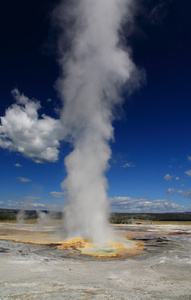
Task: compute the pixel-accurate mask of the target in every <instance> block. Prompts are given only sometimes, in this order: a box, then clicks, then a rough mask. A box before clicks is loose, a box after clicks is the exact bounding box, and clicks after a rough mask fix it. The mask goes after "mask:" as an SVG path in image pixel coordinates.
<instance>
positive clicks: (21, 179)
mask: <svg viewBox="0 0 191 300" xmlns="http://www.w3.org/2000/svg"><path fill="white" fill-rule="evenodd" d="M17 179H19V180H20V182H31V181H32V180H31V179H29V178H25V177H17Z"/></svg>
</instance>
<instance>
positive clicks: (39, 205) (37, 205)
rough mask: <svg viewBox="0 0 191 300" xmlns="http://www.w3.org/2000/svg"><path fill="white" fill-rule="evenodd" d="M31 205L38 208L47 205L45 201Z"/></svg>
mask: <svg viewBox="0 0 191 300" xmlns="http://www.w3.org/2000/svg"><path fill="white" fill-rule="evenodd" d="M31 206H33V207H35V208H38V207H41V208H42V207H43V208H44V207H45V205H44V204H43V203H32V204H31Z"/></svg>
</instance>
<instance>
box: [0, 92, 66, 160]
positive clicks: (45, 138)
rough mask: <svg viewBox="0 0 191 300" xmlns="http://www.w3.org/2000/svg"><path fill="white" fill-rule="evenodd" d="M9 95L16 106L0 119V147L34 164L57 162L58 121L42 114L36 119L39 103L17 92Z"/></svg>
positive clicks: (59, 124) (60, 135)
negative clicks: (17, 153) (20, 155)
mask: <svg viewBox="0 0 191 300" xmlns="http://www.w3.org/2000/svg"><path fill="white" fill-rule="evenodd" d="M12 95H13V97H14V98H15V100H16V103H15V104H13V105H12V106H11V107H9V108H8V109H7V110H6V112H5V116H4V117H0V119H1V125H0V147H1V148H3V149H8V150H10V151H16V152H19V153H21V154H22V155H23V156H25V157H28V158H31V159H32V160H34V161H35V162H37V163H43V162H55V161H57V160H58V153H59V151H58V148H59V146H60V143H59V140H61V139H63V128H62V125H61V121H60V120H56V119H53V118H50V117H48V116H46V115H42V117H41V118H39V115H38V110H39V109H40V108H41V106H40V103H39V101H36V100H30V99H29V98H28V97H26V96H25V95H24V94H20V92H19V91H18V90H17V89H14V90H13V91H12Z"/></svg>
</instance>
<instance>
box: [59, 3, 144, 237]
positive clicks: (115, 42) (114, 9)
mask: <svg viewBox="0 0 191 300" xmlns="http://www.w3.org/2000/svg"><path fill="white" fill-rule="evenodd" d="M133 2H134V1H132V0H96V1H90V0H80V1H72V4H71V5H70V6H68V7H66V5H65V4H64V2H62V3H61V4H60V6H59V7H57V9H56V10H55V18H56V20H57V22H58V24H59V27H60V28H61V29H62V34H61V36H60V43H59V46H60V57H59V64H60V66H61V69H62V71H63V75H62V76H61V77H60V78H59V80H58V82H57V88H58V91H59V93H60V96H61V98H62V100H63V103H64V109H63V111H62V116H61V120H62V123H63V128H64V130H65V134H66V135H67V137H68V139H69V140H70V142H71V143H72V145H73V147H74V149H73V151H72V152H71V153H70V154H69V155H68V156H67V157H66V158H65V165H66V169H67V173H68V176H67V178H66V179H65V180H64V182H63V183H62V187H63V189H66V191H67V198H68V207H67V214H66V218H67V226H68V232H69V234H70V235H71V236H81V237H84V238H91V239H93V241H94V242H99V243H104V242H105V241H106V239H107V237H108V224H107V222H108V221H107V220H108V213H109V207H108V200H107V180H106V178H105V175H104V174H105V171H106V170H107V168H108V160H109V159H110V157H111V150H110V146H109V141H110V140H111V139H113V131H114V129H113V126H112V121H113V119H114V114H113V112H114V108H115V106H116V105H118V104H120V103H121V102H122V99H121V98H120V89H121V87H122V86H123V85H124V84H127V85H128V87H129V91H130V89H132V88H133V87H134V86H135V85H136V84H137V82H138V81H137V78H138V77H139V76H138V74H139V73H138V72H137V71H136V68H135V65H134V63H133V62H132V60H131V57H130V53H129V52H128V49H125V46H124V45H122V41H121V39H120V27H121V25H122V22H123V21H124V18H125V19H126V21H127V22H129V23H131V22H132V17H133V13H132V12H133V6H132V4H133ZM66 10H67V13H66ZM66 15H67V19H66V17H65V16H66ZM66 24H69V25H70V27H69V28H68V30H67V32H66ZM66 34H67V36H68V37H69V38H70V43H69V46H70V49H69V52H68V53H67V54H66V53H65V51H63V49H64V48H65V45H66Z"/></svg>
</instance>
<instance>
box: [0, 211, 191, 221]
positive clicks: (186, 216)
mask: <svg viewBox="0 0 191 300" xmlns="http://www.w3.org/2000/svg"><path fill="white" fill-rule="evenodd" d="M41 212H44V213H46V214H50V217H52V218H54V219H62V218H63V217H64V216H63V214H62V213H61V212H49V211H47V210H42V211H41ZM18 213H19V210H17V209H0V221H15V220H17V216H18ZM38 215H39V212H38V211H36V210H25V211H24V219H25V220H35V219H37V218H38ZM143 221H146V222H147V223H151V222H153V221H191V212H185V213H177V212H175V213H173V212H172V213H111V216H110V223H112V224H134V223H135V224H139V223H142V222H143Z"/></svg>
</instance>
